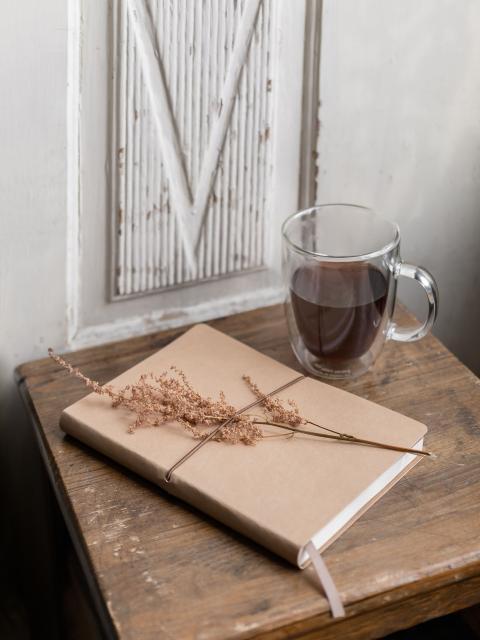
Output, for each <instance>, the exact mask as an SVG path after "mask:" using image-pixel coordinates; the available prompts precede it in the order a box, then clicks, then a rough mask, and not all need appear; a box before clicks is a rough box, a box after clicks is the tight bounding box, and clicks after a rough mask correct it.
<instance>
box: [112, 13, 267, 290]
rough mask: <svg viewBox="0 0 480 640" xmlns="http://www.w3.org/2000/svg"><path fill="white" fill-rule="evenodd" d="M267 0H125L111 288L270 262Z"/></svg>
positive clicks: (155, 284)
mask: <svg viewBox="0 0 480 640" xmlns="http://www.w3.org/2000/svg"><path fill="white" fill-rule="evenodd" d="M271 2H272V0H239V2H237V3H229V2H228V3H226V2H224V1H223V0H208V1H205V2H203V3H199V2H196V3H192V4H188V3H187V4H185V0H183V2H178V3H175V4H171V3H170V2H168V0H150V4H147V0H121V1H120V2H118V3H117V7H116V9H117V11H116V13H115V15H114V17H115V26H114V31H115V33H116V48H115V51H116V60H117V65H116V67H115V86H116V91H115V96H116V100H115V103H114V105H113V109H114V116H115V117H114V118H113V122H114V129H115V131H114V133H115V135H114V136H113V141H114V144H113V147H114V148H113V166H114V168H115V171H114V176H113V178H114V194H113V199H112V202H113V207H114V210H115V215H114V216H113V219H114V249H115V256H114V261H113V266H114V273H115V277H114V283H113V284H114V291H113V295H114V297H125V296H130V295H135V294H141V293H145V292H151V291H155V290H158V289H162V288H166V287H172V286H179V285H182V284H185V283H187V282H188V283H192V282H195V281H199V280H204V279H207V278H212V277H221V276H224V275H228V274H231V273H235V272H241V271H246V270H251V269H256V268H260V267H264V266H265V259H264V250H263V249H264V242H263V238H264V227H265V224H266V223H267V221H268V219H269V215H270V212H269V211H268V207H267V204H266V199H267V194H268V189H269V188H270V187H271V185H270V176H271V173H270V170H269V166H270V163H271V157H270V155H271V148H272V140H271V135H270V132H271V129H272V95H273V93H274V91H275V85H274V82H273V74H272V48H273V45H274V42H275V40H274V34H275V25H274V22H273V19H272V15H271Z"/></svg>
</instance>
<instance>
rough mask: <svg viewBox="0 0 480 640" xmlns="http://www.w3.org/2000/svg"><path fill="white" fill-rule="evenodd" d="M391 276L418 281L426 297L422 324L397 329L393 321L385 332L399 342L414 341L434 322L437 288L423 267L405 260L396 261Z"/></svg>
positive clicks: (391, 338)
mask: <svg viewBox="0 0 480 640" xmlns="http://www.w3.org/2000/svg"><path fill="white" fill-rule="evenodd" d="M393 276H394V278H395V279H397V278H399V277H400V276H405V277H406V278H412V280H416V281H417V282H419V283H420V284H421V285H422V287H423V288H424V290H425V293H426V294H427V299H428V314H427V317H426V320H425V322H424V323H423V324H421V325H420V326H418V327H413V328H410V329H408V328H407V329H399V328H398V325H397V324H396V323H395V322H392V323H391V324H390V327H389V329H388V332H387V339H388V340H398V341H399V342H414V341H415V340H420V338H423V337H424V336H426V335H427V333H428V332H429V331H430V329H431V328H432V326H433V323H434V322H435V319H436V317H437V313H438V288H437V283H436V282H435V279H434V277H433V276H432V274H431V273H429V272H428V271H427V270H426V269H424V268H423V267H416V266H414V265H412V264H407V263H406V262H397V264H396V265H395V268H394V271H393Z"/></svg>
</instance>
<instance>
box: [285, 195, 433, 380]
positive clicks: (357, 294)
mask: <svg viewBox="0 0 480 640" xmlns="http://www.w3.org/2000/svg"><path fill="white" fill-rule="evenodd" d="M282 236H283V275H284V279H285V285H286V288H287V299H286V304H285V309H286V315H287V323H288V330H289V335H290V343H291V345H292V348H293V351H294V352H295V355H296V356H297V358H298V360H299V361H300V363H301V364H302V365H303V366H304V367H305V369H306V370H307V371H308V372H309V373H311V374H313V375H315V376H320V377H324V378H350V377H355V376H359V375H361V374H362V373H365V372H366V371H367V370H368V369H369V368H370V367H371V366H372V364H373V363H374V362H375V360H376V359H377V357H378V355H379V353H380V351H381V350H382V347H383V345H384V343H385V341H386V340H400V341H402V342H411V341H413V340H419V339H420V338H423V337H424V336H425V335H426V334H427V333H428V332H429V331H430V329H431V328H432V325H433V323H434V321H435V318H436V315H437V310H438V290H437V285H436V283H435V280H434V279H433V277H432V276H431V275H430V273H428V271H426V270H425V269H423V268H422V267H415V266H412V265H410V264H406V263H405V262H402V260H401V258H400V231H399V228H398V226H397V225H396V224H394V223H392V222H389V221H388V220H385V219H384V218H381V217H379V216H377V215H376V214H375V213H373V211H371V210H370V209H367V208H365V207H360V206H358V205H351V204H325V205H319V206H315V207H312V208H311V209H306V210H305V211H299V212H298V213H295V214H293V215H292V216H290V217H289V218H287V220H285V222H284V223H283V226H282ZM399 276H405V277H407V278H413V279H414V280H416V281H417V282H419V283H420V284H421V285H422V287H423V288H424V290H425V293H426V294H427V298H428V306H429V308H428V315H427V318H426V320H425V322H424V323H423V324H422V325H420V326H417V327H415V328H400V327H398V326H397V325H396V324H395V323H394V322H393V321H392V315H393V310H394V307H395V298H396V293H397V279H398V278H399Z"/></svg>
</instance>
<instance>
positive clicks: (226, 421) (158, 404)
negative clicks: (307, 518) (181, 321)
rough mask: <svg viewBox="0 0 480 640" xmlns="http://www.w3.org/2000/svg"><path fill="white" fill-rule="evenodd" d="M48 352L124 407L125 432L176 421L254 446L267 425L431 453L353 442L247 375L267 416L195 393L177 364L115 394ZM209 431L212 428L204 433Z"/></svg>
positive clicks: (201, 433) (202, 436)
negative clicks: (131, 416) (128, 420)
mask: <svg viewBox="0 0 480 640" xmlns="http://www.w3.org/2000/svg"><path fill="white" fill-rule="evenodd" d="M48 354H49V356H50V357H51V358H52V359H53V360H54V361H55V362H56V363H57V364H58V365H59V366H61V367H62V368H64V369H66V370H67V371H68V372H69V373H70V374H72V375H74V376H75V377H77V378H78V379H79V380H81V381H82V382H83V383H84V384H85V386H87V387H88V388H89V389H91V390H92V391H93V392H95V393H97V394H99V395H103V396H107V397H108V398H110V400H111V401H112V407H114V408H115V407H123V408H125V409H128V410H129V411H131V412H132V413H133V414H134V415H135V416H136V417H135V420H134V421H133V422H132V424H131V425H130V426H129V428H128V430H129V432H130V433H133V432H135V431H136V429H138V428H139V427H149V426H150V427H159V426H161V425H164V424H166V423H171V422H177V423H179V424H180V425H182V426H183V428H184V429H185V430H186V431H188V432H189V433H190V434H191V435H192V436H193V437H194V438H196V439H199V440H215V441H224V442H230V443H232V444H237V443H239V442H241V443H243V444H246V445H254V444H256V443H257V442H258V441H259V440H261V439H262V438H264V437H271V436H266V435H265V434H264V433H263V431H262V429H261V428H260V426H261V425H269V426H272V427H278V428H280V429H283V430H286V431H287V432H288V434H287V436H292V435H295V433H299V434H304V435H309V436H315V437H318V438H326V439H329V440H340V441H342V442H346V443H350V444H359V445H367V446H374V447H378V448H382V449H391V450H394V451H402V452H408V453H414V454H417V455H425V456H430V455H433V454H431V453H429V452H428V451H421V450H417V449H408V448H404V447H398V446H396V445H390V444H385V443H381V442H374V441H371V440H365V439H362V438H357V437H356V436H353V435H351V434H346V433H341V432H339V431H335V430H334V429H331V428H329V427H324V426H323V425H319V424H317V423H315V422H312V421H310V420H307V419H306V418H304V417H303V416H302V415H301V414H300V411H299V409H298V406H297V405H296V403H295V402H294V401H293V400H287V401H286V404H287V405H288V407H286V406H285V404H284V401H282V400H281V399H280V398H278V397H273V393H270V394H263V393H262V391H261V390H260V389H259V387H258V385H257V384H256V383H255V382H253V380H252V379H251V378H250V376H248V375H244V376H243V380H244V381H245V382H246V384H247V385H248V386H249V388H250V389H251V391H252V392H253V394H254V395H255V396H256V398H257V402H255V403H252V405H251V406H253V405H257V404H258V405H262V408H263V410H264V413H265V417H262V416H257V415H254V414H248V413H239V412H238V411H237V409H236V408H235V407H234V406H233V405H231V404H229V403H228V402H227V400H226V398H225V394H224V393H223V392H222V391H220V393H219V399H218V400H213V399H212V398H209V397H207V398H205V397H203V396H202V395H201V394H199V393H198V392H197V391H195V389H194V388H193V387H192V385H191V383H190V382H189V380H188V379H187V377H186V375H185V373H184V372H183V371H182V370H180V369H178V368H177V367H175V366H171V367H170V371H171V372H172V375H168V372H166V371H165V372H163V373H161V374H160V375H154V374H153V373H148V374H142V375H141V376H140V378H139V379H138V381H137V382H136V383H135V384H130V385H126V386H125V387H123V388H121V389H118V390H115V389H114V388H113V387H112V386H111V385H101V384H100V383H99V382H97V381H95V380H92V379H91V378H89V377H88V376H86V375H84V374H83V373H82V372H81V371H80V370H79V369H78V368H76V367H73V366H72V365H71V364H70V363H69V362H67V361H66V360H64V359H63V358H61V357H60V356H57V355H56V354H55V353H54V352H53V350H52V349H49V350H48ZM286 386H288V385H286ZM308 424H310V425H312V426H314V427H317V428H320V429H323V430H325V431H328V432H330V434H325V433H320V432H318V431H311V430H306V429H303V428H301V427H304V426H306V425H308ZM208 427H213V429H210V430H205V428H208ZM189 455H190V454H189Z"/></svg>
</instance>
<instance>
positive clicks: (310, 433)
mask: <svg viewBox="0 0 480 640" xmlns="http://www.w3.org/2000/svg"><path fill="white" fill-rule="evenodd" d="M255 424H263V425H270V426H272V427H279V428H280V429H286V430H287V431H293V432H294V433H302V434H304V435H307V436H315V437H316V438H327V439H328V440H341V441H342V442H346V443H347V444H361V445H367V446H370V447H376V448H378V449H390V450H391V451H402V452H403V453H413V454H415V455H418V456H432V455H433V454H432V453H431V452H430V451H423V450H421V449H408V448H407V447H398V446H397V445H394V444H385V443H383V442H375V441H374V440H364V439H363V438H356V437H355V436H349V435H348V434H346V433H341V434H339V435H337V436H332V435H329V434H327V433H318V432H317V431H309V430H307V429H299V428H298V427H290V426H288V425H286V424H280V423H279V422H266V421H265V422H264V421H263V420H255ZM322 428H323V427H322ZM264 437H265V436H264Z"/></svg>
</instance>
